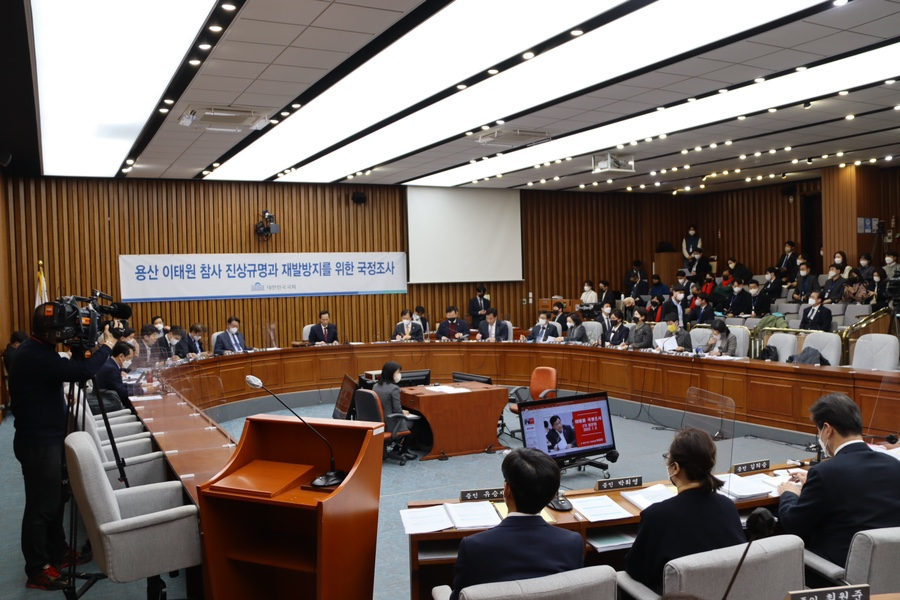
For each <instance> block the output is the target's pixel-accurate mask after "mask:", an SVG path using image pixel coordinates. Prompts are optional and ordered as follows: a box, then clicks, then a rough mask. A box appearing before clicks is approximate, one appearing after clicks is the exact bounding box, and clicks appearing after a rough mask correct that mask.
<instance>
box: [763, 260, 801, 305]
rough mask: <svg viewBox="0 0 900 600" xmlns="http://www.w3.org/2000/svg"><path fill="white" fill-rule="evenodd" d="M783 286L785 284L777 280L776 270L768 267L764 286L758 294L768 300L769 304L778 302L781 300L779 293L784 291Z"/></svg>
mask: <svg viewBox="0 0 900 600" xmlns="http://www.w3.org/2000/svg"><path fill="white" fill-rule="evenodd" d="M795 264H796V263H795ZM783 285H785V282H782V280H781V278H779V276H778V269H776V268H775V267H769V268H767V269H766V284H765V285H764V286H763V287H762V289H761V290H760V292H759V293H760V294H761V295H763V296H765V297H766V298H768V299H769V302H770V303H773V302H778V301H779V300H780V299H781V291H782V290H783V289H784V288H783V287H782V286H783Z"/></svg>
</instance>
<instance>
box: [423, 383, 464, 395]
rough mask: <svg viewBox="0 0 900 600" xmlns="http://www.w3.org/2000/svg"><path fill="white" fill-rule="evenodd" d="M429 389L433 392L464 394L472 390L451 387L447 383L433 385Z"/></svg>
mask: <svg viewBox="0 0 900 600" xmlns="http://www.w3.org/2000/svg"><path fill="white" fill-rule="evenodd" d="M429 389H431V390H434V391H435V392H442V393H444V394H465V393H466V392H471V391H472V390H470V389H469V388H464V387H452V386H449V385H433V386H431V387H430V388H429Z"/></svg>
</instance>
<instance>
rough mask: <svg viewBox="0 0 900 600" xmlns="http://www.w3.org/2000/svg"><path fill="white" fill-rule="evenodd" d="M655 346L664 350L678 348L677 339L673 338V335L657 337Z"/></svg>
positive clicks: (669, 350)
mask: <svg viewBox="0 0 900 600" xmlns="http://www.w3.org/2000/svg"><path fill="white" fill-rule="evenodd" d="M656 347H657V348H659V349H660V350H662V351H664V352H675V349H676V348H678V340H676V339H675V336H674V335H673V336H672V337H665V338H659V339H658V340H656Z"/></svg>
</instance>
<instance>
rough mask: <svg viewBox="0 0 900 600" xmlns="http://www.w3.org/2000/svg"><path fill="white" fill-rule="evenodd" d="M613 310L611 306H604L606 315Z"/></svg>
mask: <svg viewBox="0 0 900 600" xmlns="http://www.w3.org/2000/svg"><path fill="white" fill-rule="evenodd" d="M611 312H612V308H610V307H609V306H604V307H603V314H604V315H608V314H609V313H611Z"/></svg>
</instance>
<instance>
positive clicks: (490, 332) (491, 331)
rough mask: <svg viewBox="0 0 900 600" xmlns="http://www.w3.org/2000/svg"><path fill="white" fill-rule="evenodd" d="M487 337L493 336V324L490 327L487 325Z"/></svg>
mask: <svg viewBox="0 0 900 600" xmlns="http://www.w3.org/2000/svg"><path fill="white" fill-rule="evenodd" d="M488 337H489V338H492V337H494V326H493V325H491V326H490V327H488Z"/></svg>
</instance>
